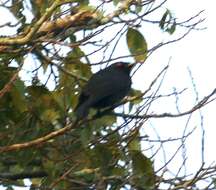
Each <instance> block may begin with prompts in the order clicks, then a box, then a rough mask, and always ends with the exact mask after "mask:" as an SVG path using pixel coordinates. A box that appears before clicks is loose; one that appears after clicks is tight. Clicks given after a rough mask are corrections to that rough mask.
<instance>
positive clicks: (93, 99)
mask: <svg viewBox="0 0 216 190" xmlns="http://www.w3.org/2000/svg"><path fill="white" fill-rule="evenodd" d="M132 66H133V64H129V63H124V62H117V63H114V64H112V65H110V66H109V67H107V68H105V69H103V70H100V71H99V72H97V73H95V74H93V75H92V77H91V78H90V79H89V81H88V82H87V84H86V85H85V87H84V88H83V89H82V91H81V94H80V96H79V100H78V104H77V106H76V108H75V113H76V116H77V118H78V119H82V118H84V117H86V116H87V115H88V112H89V109H90V108H96V109H100V108H105V107H108V106H112V105H114V104H115V103H117V102H119V101H120V100H121V99H122V98H124V97H125V96H126V95H127V94H128V92H129V91H130V89H131V78H130V71H131V68H132Z"/></svg>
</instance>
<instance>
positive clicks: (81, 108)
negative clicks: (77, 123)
mask: <svg viewBox="0 0 216 190" xmlns="http://www.w3.org/2000/svg"><path fill="white" fill-rule="evenodd" d="M89 108H90V106H89V104H88V102H84V103H83V104H81V105H78V106H77V107H76V108H75V110H74V111H75V114H76V117H77V119H78V120H80V119H83V118H85V117H87V115H88V113H89Z"/></svg>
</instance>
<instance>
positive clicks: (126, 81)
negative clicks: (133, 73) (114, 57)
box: [83, 71, 131, 99]
mask: <svg viewBox="0 0 216 190" xmlns="http://www.w3.org/2000/svg"><path fill="white" fill-rule="evenodd" d="M119 74H121V73H119V72H115V71H114V72H112V73H106V72H103V73H102V72H101V73H100V72H99V73H97V74H95V75H93V76H92V78H91V79H90V80H89V82H88V84H87V85H86V86H85V88H84V89H83V93H84V94H89V95H90V96H92V95H93V96H97V97H98V98H101V99H102V98H104V97H107V96H109V95H113V94H115V93H118V92H121V91H122V90H125V89H127V88H129V87H130V84H131V81H130V77H129V76H128V75H126V74H122V75H121V76H119ZM95 98H96V97H95Z"/></svg>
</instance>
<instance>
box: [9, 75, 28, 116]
mask: <svg viewBox="0 0 216 190" xmlns="http://www.w3.org/2000/svg"><path fill="white" fill-rule="evenodd" d="M11 96H12V101H13V105H14V106H15V107H16V108H17V109H18V110H19V111H21V112H24V111H26V110H27V103H26V100H25V86H24V83H23V82H22V81H21V80H19V79H18V80H16V81H15V82H14V86H13V87H12V89H11Z"/></svg>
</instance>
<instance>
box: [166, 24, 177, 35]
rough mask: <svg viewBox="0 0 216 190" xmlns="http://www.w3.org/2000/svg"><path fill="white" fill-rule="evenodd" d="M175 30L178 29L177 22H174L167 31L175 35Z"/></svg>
mask: <svg viewBox="0 0 216 190" xmlns="http://www.w3.org/2000/svg"><path fill="white" fill-rule="evenodd" d="M175 29H176V22H174V23H173V24H172V26H171V27H170V28H168V29H167V32H169V34H173V33H174V32H175Z"/></svg>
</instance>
